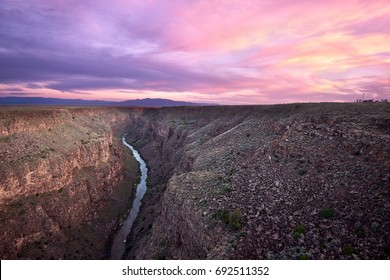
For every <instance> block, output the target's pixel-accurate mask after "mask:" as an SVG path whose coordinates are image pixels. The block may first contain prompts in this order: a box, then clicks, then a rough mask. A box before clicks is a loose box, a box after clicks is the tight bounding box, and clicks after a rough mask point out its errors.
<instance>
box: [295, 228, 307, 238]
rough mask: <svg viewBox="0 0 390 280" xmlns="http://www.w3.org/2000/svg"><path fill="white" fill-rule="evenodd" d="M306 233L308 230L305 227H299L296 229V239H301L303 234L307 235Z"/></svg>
mask: <svg viewBox="0 0 390 280" xmlns="http://www.w3.org/2000/svg"><path fill="white" fill-rule="evenodd" d="M305 233H306V228H305V226H304V225H297V226H296V227H295V228H294V237H295V238H299V237H300V236H301V234H305Z"/></svg>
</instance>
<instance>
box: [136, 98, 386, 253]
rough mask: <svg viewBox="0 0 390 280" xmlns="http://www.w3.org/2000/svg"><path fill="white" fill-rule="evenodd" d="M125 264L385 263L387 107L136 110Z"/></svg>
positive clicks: (339, 106)
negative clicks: (142, 186) (136, 196)
mask: <svg viewBox="0 0 390 280" xmlns="http://www.w3.org/2000/svg"><path fill="white" fill-rule="evenodd" d="M130 131H131V132H132V133H131V134H130V135H129V139H128V141H129V142H130V143H132V144H134V145H135V147H136V148H137V149H139V151H140V152H141V155H142V156H143V158H144V159H145V160H146V161H147V163H148V165H149V167H150V174H149V179H150V181H149V190H148V192H147V194H146V196H145V198H144V203H143V206H142V209H141V214H140V216H139V219H138V220H137V222H136V225H135V227H134V230H133V231H132V233H131V234H130V236H129V238H128V240H129V258H137V259H144V258H146V259H153V258H157V259H165V258H169V259H171V258H173V259H176V258H183V259H187V258H196V259H198V258H199V259H203V258H211V259H214V258H218V259H219V258H229V259H389V253H390V244H389V242H390V238H389V237H390V236H389V232H390V214H389V212H390V200H389V193H390V188H389V187H390V135H389V133H390V106H389V104H377V103H375V104H291V105H277V106H257V107H250V106H248V107H245V106H243V107H208V108H207V107H203V108H202V107H199V108H191V109H188V108H162V109H137V110H133V111H132V112H131V120H130Z"/></svg>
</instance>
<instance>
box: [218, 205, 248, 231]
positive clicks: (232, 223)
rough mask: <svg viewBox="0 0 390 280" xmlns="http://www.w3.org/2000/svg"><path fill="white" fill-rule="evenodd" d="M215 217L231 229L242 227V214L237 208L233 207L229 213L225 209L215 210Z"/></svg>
mask: <svg viewBox="0 0 390 280" xmlns="http://www.w3.org/2000/svg"><path fill="white" fill-rule="evenodd" d="M215 217H216V218H218V219H220V220H221V221H223V222H224V223H225V224H226V225H227V226H229V228H231V229H233V230H239V229H241V227H242V214H241V211H240V210H239V209H235V210H234V211H232V212H230V213H229V212H228V211H227V210H226V209H222V210H217V211H216V213H215Z"/></svg>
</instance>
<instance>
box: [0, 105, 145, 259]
mask: <svg viewBox="0 0 390 280" xmlns="http://www.w3.org/2000/svg"><path fill="white" fill-rule="evenodd" d="M128 120H129V116H128V110H126V109H115V108H106V109H99V108H85V109H81V108H67V109H58V108H35V109H34V108H29V107H20V108H2V110H1V112H0V161H1V168H0V225H1V233H0V258H2V259H17V258H32V259H39V258H43V259H49V258H55V259H61V258H64V259H80V258H92V259H97V258H106V257H107V255H106V253H107V246H109V240H110V238H111V235H112V233H113V231H114V229H115V227H116V226H117V224H118V218H119V217H120V216H121V215H123V214H124V213H125V212H126V211H127V209H128V207H129V198H130V196H131V195H132V192H133V190H132V189H131V188H129V185H130V186H132V185H135V183H136V179H137V174H136V173H137V171H136V170H137V168H138V167H137V163H136V162H135V160H134V159H132V157H131V155H130V154H129V153H128V152H125V149H123V146H122V145H121V143H120V137H119V136H120V133H123V131H124V130H125V127H126V124H127V123H128ZM125 163H126V164H125ZM124 166H126V167H127V169H125V168H124Z"/></svg>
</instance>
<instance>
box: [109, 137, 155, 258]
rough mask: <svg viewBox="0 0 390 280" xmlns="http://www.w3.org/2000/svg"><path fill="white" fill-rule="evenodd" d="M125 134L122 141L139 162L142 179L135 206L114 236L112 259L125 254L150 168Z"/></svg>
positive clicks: (134, 202)
mask: <svg viewBox="0 0 390 280" xmlns="http://www.w3.org/2000/svg"><path fill="white" fill-rule="evenodd" d="M125 136H126V134H125V135H123V136H122V143H123V145H125V146H126V147H128V148H129V149H130V150H131V151H132V152H133V155H134V157H135V159H136V160H137V161H138V162H139V164H140V171H141V181H140V182H139V184H138V186H137V193H136V194H135V198H134V201H133V207H132V208H131V211H130V214H129V216H127V218H126V220H125V221H124V223H123V225H122V227H121V229H120V230H119V232H118V234H117V235H116V236H115V238H114V241H113V244H112V248H111V259H112V260H120V259H121V258H122V256H123V254H124V253H125V249H126V248H125V246H126V238H127V235H128V234H129V232H130V230H131V227H132V226H133V224H134V221H135V218H137V215H138V212H139V208H140V206H141V200H142V197H143V196H144V194H145V192H146V178H147V177H148V175H147V173H148V168H147V167H146V163H145V161H144V160H143V159H142V158H141V156H140V154H139V153H138V152H137V151H136V150H135V149H134V148H133V147H132V146H131V145H130V144H129V143H127V142H126V139H125ZM129 187H130V186H129Z"/></svg>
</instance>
